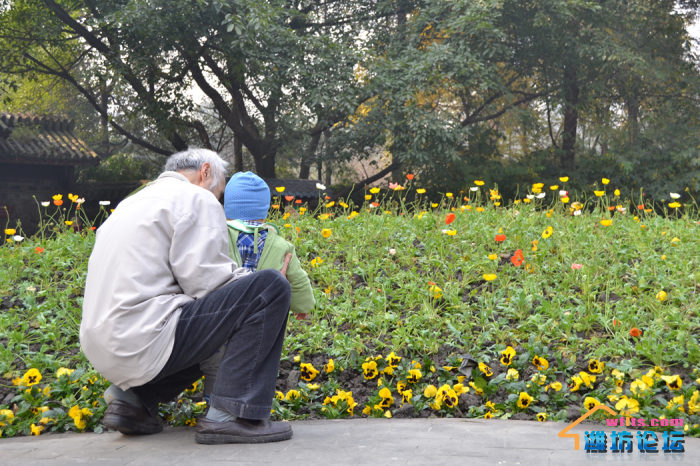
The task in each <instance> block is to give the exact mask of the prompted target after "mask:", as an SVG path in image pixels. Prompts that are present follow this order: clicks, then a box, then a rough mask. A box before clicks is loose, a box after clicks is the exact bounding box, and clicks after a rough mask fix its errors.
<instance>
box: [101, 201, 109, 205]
mask: <svg viewBox="0 0 700 466" xmlns="http://www.w3.org/2000/svg"><path fill="white" fill-rule="evenodd" d="M109 204H111V202H109V201H100V205H109Z"/></svg>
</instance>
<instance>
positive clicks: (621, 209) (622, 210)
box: [617, 207, 627, 214]
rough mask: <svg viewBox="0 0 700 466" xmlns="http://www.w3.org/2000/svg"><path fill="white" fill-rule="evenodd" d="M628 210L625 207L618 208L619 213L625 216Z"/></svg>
mask: <svg viewBox="0 0 700 466" xmlns="http://www.w3.org/2000/svg"><path fill="white" fill-rule="evenodd" d="M626 210H627V209H626V208H624V207H617V211H618V212H620V213H623V214H624V213H625V211H626Z"/></svg>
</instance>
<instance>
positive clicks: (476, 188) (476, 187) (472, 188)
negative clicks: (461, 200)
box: [469, 186, 479, 191]
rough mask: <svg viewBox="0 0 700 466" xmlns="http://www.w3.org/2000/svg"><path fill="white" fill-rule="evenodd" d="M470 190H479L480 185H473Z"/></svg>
mask: <svg viewBox="0 0 700 466" xmlns="http://www.w3.org/2000/svg"><path fill="white" fill-rule="evenodd" d="M469 190H470V191H478V190H479V187H478V186H472V187H471V188H469Z"/></svg>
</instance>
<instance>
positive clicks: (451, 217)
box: [445, 214, 455, 225]
mask: <svg viewBox="0 0 700 466" xmlns="http://www.w3.org/2000/svg"><path fill="white" fill-rule="evenodd" d="M454 221H455V214H447V217H445V224H446V225H449V224H450V223H452V222H454Z"/></svg>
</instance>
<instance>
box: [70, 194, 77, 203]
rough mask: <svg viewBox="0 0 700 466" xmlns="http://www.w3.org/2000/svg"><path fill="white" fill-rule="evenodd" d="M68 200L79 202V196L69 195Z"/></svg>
mask: <svg viewBox="0 0 700 466" xmlns="http://www.w3.org/2000/svg"><path fill="white" fill-rule="evenodd" d="M68 199H70V200H71V201H72V202H75V201H77V200H78V195H77V194H68Z"/></svg>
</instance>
